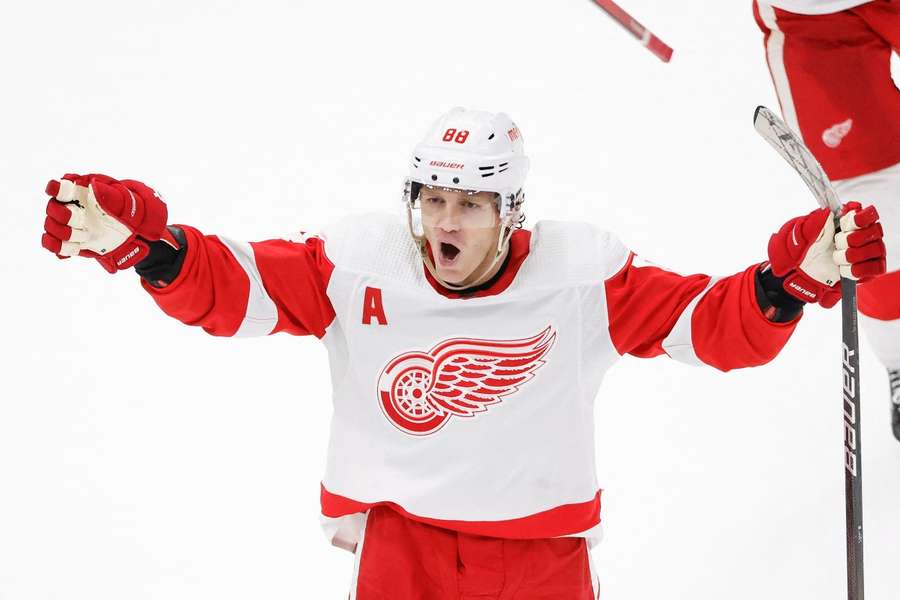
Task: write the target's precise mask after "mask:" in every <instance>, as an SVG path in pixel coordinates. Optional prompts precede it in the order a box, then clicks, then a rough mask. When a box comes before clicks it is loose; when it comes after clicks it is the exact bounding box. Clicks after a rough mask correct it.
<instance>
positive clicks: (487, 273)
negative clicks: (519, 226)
mask: <svg viewBox="0 0 900 600" xmlns="http://www.w3.org/2000/svg"><path fill="white" fill-rule="evenodd" d="M502 229H503V233H501V234H500V235H499V236H498V238H497V251H496V252H495V253H494V260H492V261H491V264H489V265H488V266H487V267H485V268H484V269H483V270H482V271H481V273H480V274H479V275H478V277H476V278H475V281H473V282H472V283H470V284H467V285H458V284H455V283H450V282H449V281H444V280H443V279H441V277H440V276H439V275H438V274H437V269H436V268H435V266H434V261H433V260H432V258H431V255H430V254H429V253H428V247H427V246H428V241H427V240H426V239H425V238H424V237H421V238H420V237H416V246H418V248H419V254H421V255H422V262H423V263H425V268H426V269H428V272H429V273H431V276H432V277H434V279H435V280H436V281H437V282H438V283H440V284H441V285H442V286H443V287H445V288H447V289H448V290H453V291H455V292H459V291H462V290H467V289H469V288H473V287H477V286H479V285H481V284H482V283H484V282H485V281H487V280H489V279H490V278H491V277H493V276H494V273H492V272H491V271H493V270H494V267H496V266H497V264H498V263H499V262H500V261H501V260H502V259H503V257H504V256H505V255H506V251H507V250H508V249H509V239H510V238H511V237H512V234H513V231H514V230H515V227H513V226H512V225H503V228H502Z"/></svg>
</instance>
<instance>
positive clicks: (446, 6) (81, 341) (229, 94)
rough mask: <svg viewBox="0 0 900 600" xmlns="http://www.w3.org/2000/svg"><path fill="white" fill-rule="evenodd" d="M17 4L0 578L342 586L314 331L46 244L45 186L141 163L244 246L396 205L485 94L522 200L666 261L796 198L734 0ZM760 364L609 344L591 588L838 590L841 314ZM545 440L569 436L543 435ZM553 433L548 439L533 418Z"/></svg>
mask: <svg viewBox="0 0 900 600" xmlns="http://www.w3.org/2000/svg"><path fill="white" fill-rule="evenodd" d="M626 7H627V8H628V9H629V10H631V11H632V12H633V14H634V15H635V16H636V17H637V18H638V19H640V20H642V21H643V22H645V23H646V24H647V25H649V26H650V27H651V28H652V29H654V30H655V31H656V32H657V33H659V34H660V36H661V37H663V38H664V39H665V40H666V41H667V42H669V43H670V44H671V45H673V46H674V47H675V48H676V52H675V57H674V60H673V62H672V63H670V64H668V65H666V64H663V63H661V62H659V61H658V60H657V59H656V58H655V57H653V56H652V55H651V54H650V53H649V52H647V51H646V50H644V49H643V48H641V47H640V46H639V45H638V44H636V43H635V42H634V40H632V39H631V38H630V37H628V36H627V34H626V33H625V32H624V31H622V30H620V29H619V28H618V27H617V26H616V25H615V24H614V23H612V22H611V21H610V20H608V19H607V18H606V17H605V16H604V15H603V14H602V13H601V12H600V11H599V10H598V9H597V8H596V7H595V6H593V5H592V3H591V2H589V1H587V0H555V1H552V2H551V1H545V2H522V1H521V0H519V1H516V0H490V1H488V0H457V1H455V2H446V1H441V2H438V1H434V0H393V1H391V2H363V1H345V2H308V1H294V2H287V1H284V2H273V1H260V2H255V3H250V2H243V3H242V2H224V1H220V2H211V1H203V2H177V3H176V2H164V1H156V2H142V3H126V2H111V1H110V2H100V1H96V0H88V1H83V2H77V3H75V2H61V1H60V2H49V3H48V2H32V3H28V4H25V3H20V4H18V5H16V7H15V8H14V9H10V10H8V11H6V14H5V15H4V18H3V19H2V23H0V57H2V58H0V69H2V80H0V89H2V95H0V105H2V110H0V125H2V128H0V136H2V154H0V186H2V193H0V202H2V207H3V212H2V215H3V216H2V219H0V221H2V223H3V225H4V227H3V230H4V241H5V244H4V251H3V253H2V255H0V282H2V283H0V286H2V288H0V289H2V291H3V293H2V295H0V309H2V313H3V314H5V315H6V319H5V324H4V327H3V332H2V337H0V340H2V341H0V354H2V356H0V599H2V600H37V599H66V600H68V599H91V600H101V599H117V600H118V599H121V598H128V599H135V600H136V599H141V600H143V599H166V600H175V599H181V598H185V599H188V598H190V599H196V598H217V599H231V598H234V599H238V598H240V599H245V598H267V599H271V600H276V599H288V598H316V599H319V598H322V599H331V598H335V599H337V598H344V597H346V594H347V589H348V587H347V586H348V582H349V577H350V570H351V564H352V555H351V554H349V553H347V552H343V551H340V550H337V549H334V548H331V547H330V546H329V545H328V544H327V542H326V541H325V539H324V536H322V534H321V532H320V530H319V525H318V516H317V515H318V493H319V479H320V477H321V473H322V470H323V464H324V455H325V448H326V443H327V439H326V438H327V430H328V422H329V415H330V410H331V409H330V391H329V380H328V376H327V368H326V359H325V353H324V350H323V349H322V348H320V347H319V343H318V342H317V341H316V340H315V339H313V338H308V339H297V338H291V337H288V336H284V335H278V336H274V337H272V338H267V339H254V340H229V339H216V338H211V337H208V336H206V335H205V334H203V332H202V331H199V330H192V329H190V328H187V327H185V326H183V325H181V324H179V323H177V322H175V321H173V320H170V319H168V318H166V317H165V316H164V315H162V314H161V313H160V311H159V310H158V309H157V307H156V306H155V304H154V303H153V302H152V301H151V299H150V298H149V297H148V296H147V295H146V294H145V293H143V292H142V291H141V289H140V287H139V286H138V283H137V277H136V276H135V275H134V274H133V273H121V274H118V275H116V276H110V275H107V274H106V273H105V272H104V271H103V270H102V269H101V268H100V267H99V266H98V265H97V264H95V263H94V262H92V261H87V260H81V259H73V260H68V261H58V260H57V259H56V258H54V257H53V256H52V255H50V254H48V253H46V252H44V251H43V250H41V249H40V246H39V238H40V233H41V224H42V221H43V211H44V204H45V197H44V195H43V187H44V184H45V182H46V180H48V179H50V178H51V177H57V176H59V175H61V174H62V173H64V172H90V171H95V172H103V173H108V174H110V175H113V176H116V177H119V178H126V177H131V178H137V179H142V180H143V181H146V182H147V183H148V184H150V185H152V186H154V187H155V188H156V189H158V190H159V191H160V192H161V194H162V195H163V197H164V198H165V199H166V200H167V202H168V204H169V207H170V215H171V221H172V222H182V223H189V224H192V225H195V226H198V227H200V228H201V229H203V230H204V231H207V232H212V233H222V234H228V235H230V236H232V237H235V238H238V239H241V238H245V239H262V238H266V237H278V236H280V235H282V234H284V233H287V232H290V231H292V230H295V229H300V228H303V229H307V230H310V229H312V230H315V229H316V228H318V227H321V226H322V225H324V224H326V223H328V222H330V221H333V220H335V219H337V218H339V217H340V216H342V215H344V214H347V213H351V212H361V211H368V210H372V209H384V210H393V211H399V208H400V207H399V191H400V184H401V181H402V178H403V177H404V169H405V166H406V164H407V156H408V152H409V151H410V150H411V148H412V145H413V144H414V143H415V142H416V141H417V140H418V138H419V136H421V135H422V134H423V133H424V131H425V128H426V127H427V126H428V124H429V123H430V122H431V120H432V119H433V118H434V117H436V116H437V115H438V114H439V113H441V112H443V111H444V110H446V109H448V108H449V107H451V106H454V105H466V106H470V107H476V108H483V109H488V110H503V111H506V112H508V113H509V114H511V115H512V116H513V118H514V119H516V121H517V122H518V124H519V126H520V128H521V129H522V131H523V132H524V135H525V139H526V148H527V150H528V153H529V154H530V156H531V158H532V165H533V169H532V173H531V176H530V179H529V182H528V184H527V186H526V189H527V195H528V201H527V204H526V208H527V212H528V216H529V222H531V223H534V222H535V221H536V220H539V219H541V218H554V219H577V220H586V221H590V222H592V223H596V224H599V225H601V226H604V227H607V228H610V229H612V230H614V231H616V232H617V233H618V234H619V235H620V236H621V237H622V238H623V239H624V240H626V242H627V243H628V244H629V245H630V246H631V247H633V248H634V249H636V250H637V251H638V252H640V253H641V254H642V255H644V256H645V257H647V258H649V259H651V260H654V261H655V262H661V263H664V264H666V265H668V266H670V267H672V268H674V269H676V270H680V271H684V272H693V271H703V272H709V273H715V274H728V273H732V272H736V271H738V270H742V269H743V268H745V267H746V266H747V265H748V264H750V263H751V262H755V261H759V260H761V259H763V258H764V256H765V247H766V242H767V240H768V236H769V235H770V233H771V232H772V231H774V230H775V229H776V228H777V227H778V226H779V225H780V224H781V223H782V222H783V221H784V220H786V219H788V218H790V217H792V216H794V215H796V214H800V213H805V212H807V211H809V210H811V209H812V208H813V207H814V201H813V199H812V197H811V196H810V195H809V193H808V192H807V190H806V189H805V187H804V186H803V184H802V183H801V182H800V180H799V179H798V178H797V177H796V175H795V174H794V173H793V172H792V171H791V170H790V169H789V167H788V166H787V165H786V164H784V163H783V162H782V159H781V158H780V157H779V156H777V155H776V154H775V153H774V151H772V150H771V149H770V148H769V147H768V146H767V145H766V144H765V143H764V142H763V141H762V140H761V139H760V138H758V136H757V135H756V133H755V132H754V131H753V128H752V126H751V116H752V113H753V109H754V107H755V106H756V105H757V104H766V105H769V106H772V107H776V108H777V102H776V101H775V97H774V92H773V91H772V87H771V83H770V80H769V76H768V72H767V70H766V66H765V61H764V54H763V48H762V36H761V34H760V32H759V31H758V29H757V27H756V25H755V23H754V22H753V19H752V14H751V8H750V2H749V1H740V2H733V1H732V2H697V1H691V2H678V3H674V2H663V1H656V2H653V1H651V0H629V1H628V2H627V5H626ZM808 313H809V314H808V315H807V316H806V317H804V320H803V323H802V324H801V326H800V327H799V329H798V331H797V333H796V334H795V336H794V338H793V339H792V341H791V342H790V344H789V345H788V347H787V348H786V349H785V351H784V352H783V353H782V354H781V356H780V357H779V358H778V359H777V360H776V361H775V362H774V363H773V364H771V365H769V366H766V367H763V368H758V369H754V370H747V371H743V372H740V371H739V372H734V373H730V374H721V373H718V372H715V371H713V370H712V369H709V370H704V369H695V368H690V367H686V366H683V365H679V364H676V363H674V362H672V361H669V360H667V359H665V358H660V359H655V360H652V361H640V360H637V359H632V358H626V359H624V360H622V361H621V362H620V363H619V364H618V365H617V366H616V367H615V368H614V369H613V370H612V372H611V373H610V374H609V377H608V378H607V381H606V382H605V384H604V386H603V388H602V390H601V394H600V396H599V397H598V402H597V440H598V447H597V462H598V468H599V471H600V473H599V475H600V480H601V483H602V484H603V486H604V488H605V490H606V491H605V492H604V496H603V499H604V522H605V527H606V539H605V541H604V542H603V543H602V544H601V545H600V547H599V548H598V549H597V550H596V551H595V560H596V563H597V567H598V570H599V572H600V576H601V579H602V583H603V597H604V599H613V600H615V599H626V598H627V599H632V598H674V599H679V598H684V599H688V598H690V599H692V600H696V599H718V598H723V597H727V598H730V599H733V600H738V599H747V600H749V599H758V598H817V599H825V600H828V599H834V600H837V599H839V598H843V597H844V595H845V580H844V512H843V469H842V431H841V399H840V393H839V388H840V379H839V369H838V368H839V343H840V337H839V336H840V321H839V314H838V311H837V310H834V311H831V312H828V313H826V312H825V311H823V310H821V309H817V308H813V309H811V310H809V311H808ZM863 373H864V375H863V377H864V379H863V384H864V387H863V390H864V392H863V396H864V401H863V411H864V418H863V431H864V445H863V450H864V456H865V458H864V475H865V532H866V536H867V537H866V546H865V550H866V555H865V559H866V567H867V581H866V584H867V591H868V597H869V598H870V599H892V598H897V597H898V594H900V541H898V540H900V444H898V443H897V442H896V441H895V440H894V439H893V437H892V436H891V434H890V430H889V425H888V394H887V383H886V378H885V375H884V372H883V370H882V369H881V367H880V366H879V365H878V364H877V363H875V362H874V359H873V357H872V355H871V353H870V352H869V351H868V349H867V348H866V350H865V353H864V355H863ZM561 435H564V432H563V433H561ZM540 443H543V444H553V443H554V440H552V439H547V440H540Z"/></svg>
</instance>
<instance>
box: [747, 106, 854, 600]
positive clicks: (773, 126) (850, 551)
mask: <svg viewBox="0 0 900 600" xmlns="http://www.w3.org/2000/svg"><path fill="white" fill-rule="evenodd" d="M753 126H754V127H755V128H756V131H758V132H759V134H760V135H761V136H762V137H763V138H765V140H766V141H767V142H769V144H771V145H772V147H773V148H775V149H776V150H777V151H778V153H779V154H781V156H782V157H784V159H785V160H787V161H788V162H789V163H790V164H791V166H792V167H794V170H795V171H797V173H799V174H800V177H802V178H803V181H804V182H806V185H807V187H809V189H810V191H812V193H813V195H815V197H816V199H817V200H818V201H819V205H820V206H823V207H825V208H828V209H830V210H831V212H832V213H834V215H835V219H836V220H837V219H838V215H839V214H840V211H841V203H840V201H839V200H838V197H837V194H836V193H835V191H834V188H833V187H832V186H831V182H830V181H829V180H828V177H827V176H826V175H825V172H824V171H823V170H822V167H821V166H820V165H819V163H818V161H817V160H816V159H815V158H814V157H813V155H812V154H811V153H810V151H809V150H808V149H807V148H806V146H804V145H803V142H802V140H801V139H800V136H798V135H797V134H796V133H794V132H793V131H791V129H790V128H789V127H788V126H787V125H785V124H784V122H783V121H782V120H781V119H779V118H778V117H777V116H776V115H775V113H773V112H772V111H771V110H769V109H768V108H766V107H765V106H759V107H757V109H756V112H755V113H754V115H753ZM835 225H837V222H836V223H835ZM841 294H842V296H841V314H842V327H841V329H842V332H841V333H842V336H843V342H844V343H843V350H842V360H841V363H842V364H841V369H842V377H843V391H842V395H843V398H844V501H845V504H846V518H847V598H849V600H863V526H862V455H861V449H860V442H861V438H860V427H859V425H860V412H859V401H860V388H859V326H858V316H857V312H856V281H854V280H852V279H848V278H846V277H842V278H841Z"/></svg>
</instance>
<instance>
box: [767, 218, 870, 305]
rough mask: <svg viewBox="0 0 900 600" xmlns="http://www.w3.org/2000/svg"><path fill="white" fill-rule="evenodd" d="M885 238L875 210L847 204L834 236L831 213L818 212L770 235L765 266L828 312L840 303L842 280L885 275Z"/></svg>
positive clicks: (793, 291) (786, 287)
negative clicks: (767, 264)
mask: <svg viewBox="0 0 900 600" xmlns="http://www.w3.org/2000/svg"><path fill="white" fill-rule="evenodd" d="M883 237H884V232H883V230H882V228H881V223H879V222H878V211H877V210H875V207H874V206H867V207H866V208H862V206H861V205H860V204H859V203H858V202H850V203H848V204H845V205H844V209H843V210H842V211H841V219H840V232H839V233H837V234H835V227H834V218H833V216H832V214H831V211H829V210H828V209H827V208H820V209H818V210H814V211H813V212H811V213H809V214H808V215H806V216H804V217H797V218H796V219H791V220H790V221H788V222H787V223H785V224H784V225H783V226H782V227H781V229H779V230H778V232H777V233H775V234H774V235H772V237H771V238H770V239H769V262H770V264H771V266H772V272H773V273H774V274H775V275H776V276H777V277H780V278H783V280H784V283H783V287H784V290H785V291H786V292H787V293H788V294H790V295H791V296H793V297H794V298H797V299H799V300H802V301H803V302H818V303H819V304H821V305H822V306H824V307H825V308H830V307H832V306H834V305H835V304H837V302H838V300H840V299H841V286H840V280H841V277H847V278H849V279H855V280H857V281H860V282H865V281H868V280H869V279H872V278H873V277H877V276H879V275H881V274H883V273H884V272H885V270H886V267H887V262H886V253H887V251H886V250H885V247H884V241H883V239H882V238H883Z"/></svg>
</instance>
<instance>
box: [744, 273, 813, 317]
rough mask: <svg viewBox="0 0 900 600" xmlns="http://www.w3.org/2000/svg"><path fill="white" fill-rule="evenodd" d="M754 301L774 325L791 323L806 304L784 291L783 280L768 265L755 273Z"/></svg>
mask: <svg viewBox="0 0 900 600" xmlns="http://www.w3.org/2000/svg"><path fill="white" fill-rule="evenodd" d="M756 301H757V303H758V304H759V308H760V310H762V312H763V314H764V315H765V316H766V318H767V319H769V320H770V321H773V322H775V323H787V322H790V321H793V320H794V319H796V318H797V317H798V316H800V313H802V312H803V305H804V304H806V303H805V302H804V301H803V300H799V299H797V298H796V297H794V296H793V295H791V294H790V293H789V292H787V291H786V289H785V287H784V278H783V277H778V276H776V275H775V273H774V272H773V271H772V269H771V268H769V265H764V266H761V267H760V268H759V269H757V271H756Z"/></svg>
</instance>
